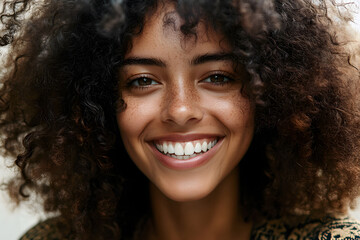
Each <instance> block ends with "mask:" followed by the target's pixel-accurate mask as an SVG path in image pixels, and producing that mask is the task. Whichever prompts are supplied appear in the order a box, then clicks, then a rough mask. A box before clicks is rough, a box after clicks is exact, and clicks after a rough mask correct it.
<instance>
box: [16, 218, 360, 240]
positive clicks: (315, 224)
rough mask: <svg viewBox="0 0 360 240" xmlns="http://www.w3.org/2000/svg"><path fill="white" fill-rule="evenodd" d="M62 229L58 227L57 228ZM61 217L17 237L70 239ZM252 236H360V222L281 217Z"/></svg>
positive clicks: (284, 239) (346, 239)
mask: <svg viewBox="0 0 360 240" xmlns="http://www.w3.org/2000/svg"><path fill="white" fill-rule="evenodd" d="M60 229H61V230H60ZM63 229H66V224H64V223H63V222H62V221H61V218H52V219H48V220H46V221H44V222H41V223H39V224H37V225H36V226H35V227H33V228H32V229H30V230H29V231H28V232H27V233H26V234H25V235H24V236H22V237H21V238H20V240H60V239H71V238H70V237H69V236H70V235H69V232H68V231H66V230H63ZM251 240H360V222H359V221H357V220H354V219H351V218H348V217H344V218H332V217H327V218H323V219H307V220H304V221H303V222H302V223H301V224H298V225H296V226H290V225H289V224H287V223H285V222H284V221H281V220H272V221H269V222H267V223H265V224H263V225H261V226H258V227H256V228H254V229H253V230H252V234H251Z"/></svg>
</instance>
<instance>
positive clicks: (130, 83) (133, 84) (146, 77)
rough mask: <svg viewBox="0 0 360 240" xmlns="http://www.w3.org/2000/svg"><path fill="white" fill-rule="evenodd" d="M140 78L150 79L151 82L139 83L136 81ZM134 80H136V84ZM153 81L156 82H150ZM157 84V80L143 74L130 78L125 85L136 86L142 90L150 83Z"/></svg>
mask: <svg viewBox="0 0 360 240" xmlns="http://www.w3.org/2000/svg"><path fill="white" fill-rule="evenodd" d="M142 79H146V80H150V81H151V82H150V84H148V85H140V84H139V82H137V81H139V80H142ZM136 82H137V85H136ZM154 82H155V83H156V84H152V83H154ZM158 84H159V83H158V82H157V81H155V80H153V79H152V78H150V77H148V76H147V75H144V76H139V77H136V78H134V79H130V80H129V82H128V83H127V84H126V86H127V87H129V88H136V89H141V90H143V89H146V88H148V87H149V86H151V85H158Z"/></svg>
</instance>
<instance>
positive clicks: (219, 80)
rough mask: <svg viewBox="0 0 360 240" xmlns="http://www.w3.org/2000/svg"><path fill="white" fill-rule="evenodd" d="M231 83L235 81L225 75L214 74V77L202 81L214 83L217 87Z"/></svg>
mask: <svg viewBox="0 0 360 240" xmlns="http://www.w3.org/2000/svg"><path fill="white" fill-rule="evenodd" d="M231 81H233V79H232V78H230V77H227V76H225V75H224V74H213V75H211V76H209V77H207V78H205V79H204V80H202V82H206V83H212V84H216V85H222V84H226V83H229V82H231Z"/></svg>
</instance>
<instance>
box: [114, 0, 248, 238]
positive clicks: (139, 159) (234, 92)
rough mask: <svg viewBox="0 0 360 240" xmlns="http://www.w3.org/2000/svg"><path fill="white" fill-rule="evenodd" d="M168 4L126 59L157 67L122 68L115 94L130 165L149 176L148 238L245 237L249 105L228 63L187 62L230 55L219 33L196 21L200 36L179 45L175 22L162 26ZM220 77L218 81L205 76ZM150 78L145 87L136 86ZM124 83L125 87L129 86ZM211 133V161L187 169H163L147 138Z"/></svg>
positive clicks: (238, 74)
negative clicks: (243, 181)
mask: <svg viewBox="0 0 360 240" xmlns="http://www.w3.org/2000/svg"><path fill="white" fill-rule="evenodd" d="M171 11H173V6H171V5H166V6H165V8H164V9H163V8H160V11H159V10H158V11H157V13H156V14H155V15H154V16H153V17H151V18H150V19H148V21H147V24H146V25H145V28H144V30H143V32H142V34H140V35H139V36H138V37H136V38H134V39H133V42H132V44H133V47H132V48H131V50H130V51H129V52H128V53H127V55H126V56H125V62H126V60H127V59H130V58H153V59H160V60H161V61H162V62H163V63H165V64H164V66H157V65H156V64H150V65H148V64H142V63H140V64H139V63H136V64H128V65H125V66H124V67H123V68H122V69H121V73H120V78H121V80H120V81H121V84H122V88H121V95H122V98H123V99H124V101H125V102H126V104H127V108H126V109H125V110H124V111H123V112H121V113H118V116H117V119H118V124H119V128H120V132H121V136H122V139H123V142H124V145H125V147H126V149H127V151H128V152H129V155H130V156H131V158H132V160H133V161H134V162H135V164H136V165H137V166H138V167H139V168H140V170H141V171H142V172H143V173H144V174H145V175H146V176H147V177H148V178H149V179H150V181H151V183H150V185H151V187H150V198H151V205H152V214H153V217H152V218H151V220H150V222H149V224H148V227H147V229H146V231H145V233H144V234H145V235H146V237H147V238H148V239H158V240H161V239H167V240H176V239H189V240H190V239H191V240H196V239H204V238H205V239H213V240H215V239H222V240H224V239H248V238H249V237H250V231H251V226H252V224H249V223H245V222H244V221H243V220H242V219H243V216H242V215H241V214H240V209H239V172H238V169H237V167H236V166H237V165H238V163H239V161H240V160H241V158H242V156H243V155H244V154H245V152H246V150H247V149H248V147H249V145H250V142H251V139H252V136H253V131H254V116H253V108H252V106H251V103H250V101H249V100H248V99H247V98H246V97H244V96H243V94H242V93H241V85H242V84H241V79H242V78H243V76H245V75H244V74H243V73H242V72H237V71H235V70H234V64H233V63H232V62H231V61H230V60H211V61H207V62H205V63H201V64H193V63H191V60H192V59H194V58H195V57H197V56H201V55H205V54H214V53H223V52H225V53H229V52H230V48H229V46H228V45H226V44H225V43H223V42H221V39H222V37H221V35H219V34H216V33H215V32H214V31H211V30H209V31H207V30H206V29H205V27H204V26H203V25H202V24H200V25H199V27H198V29H197V34H198V39H197V40H196V41H195V40H194V39H190V40H184V39H183V36H182V35H181V34H180V32H179V31H178V30H176V25H177V24H178V23H179V22H180V21H181V20H180V17H179V16H178V15H176V14H174V17H175V18H176V22H175V29H172V28H166V27H165V28H164V25H163V21H162V19H163V16H164V14H166V13H169V12H171ZM214 74H215V75H220V74H226V76H229V78H230V76H231V77H232V78H233V79H234V80H229V81H228V78H225V80H224V82H221V84H217V83H213V82H211V81H210V78H209V77H210V76H213V75H214ZM139 77H146V78H147V79H148V83H147V85H145V87H144V88H138V87H137V85H138V84H140V83H143V82H141V81H143V79H142V78H141V79H140V80H139V79H138V78H139ZM129 83H130V85H129ZM176 134H178V135H182V136H183V135H189V134H209V135H211V136H212V135H213V136H221V138H222V142H221V143H220V142H219V143H218V144H219V145H220V147H219V148H218V149H217V152H216V153H215V155H214V156H212V157H211V159H210V160H209V161H208V162H206V163H205V164H202V165H200V166H197V167H192V168H189V169H186V170H178V169H171V168H169V167H167V166H164V165H163V164H162V163H161V162H160V161H159V160H158V159H157V158H156V156H155V155H154V154H153V152H152V149H151V145H152V144H153V139H157V138H159V137H162V136H169V135H170V136H171V135H176Z"/></svg>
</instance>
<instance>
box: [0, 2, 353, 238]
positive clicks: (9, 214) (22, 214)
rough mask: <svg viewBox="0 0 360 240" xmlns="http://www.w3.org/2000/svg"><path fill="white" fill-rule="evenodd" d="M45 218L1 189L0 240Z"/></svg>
mask: <svg viewBox="0 0 360 240" xmlns="http://www.w3.org/2000/svg"><path fill="white" fill-rule="evenodd" d="M1 2H2V0H0V3H1ZM338 2H354V3H355V5H357V8H359V0H353V1H351V0H338ZM357 11H358V10H357ZM352 25H353V26H354V28H355V29H357V31H359V32H360V15H359V14H356V15H355V23H354V24H352ZM0 59H1V52H0ZM9 165H10V164H9V163H6V161H5V160H4V159H2V158H1V157H0V183H2V182H4V181H5V180H6V179H9V178H10V177H11V176H14V174H16V173H15V172H14V170H11V169H9V168H7V167H6V166H9ZM359 187H360V186H359ZM359 205H360V204H359ZM350 214H351V215H352V216H353V217H355V218H357V219H360V207H358V208H357V209H355V210H353V211H350ZM45 218H46V216H45V214H44V213H43V212H42V211H41V208H39V207H36V206H31V208H30V207H29V206H26V205H22V206H20V207H18V208H16V209H14V208H13V207H12V204H11V202H10V201H9V199H8V197H7V195H6V194H5V192H3V191H1V188H0V240H16V239H18V238H19V237H20V236H21V235H22V234H23V233H24V232H25V231H26V230H27V229H29V228H30V227H31V226H33V225H34V224H36V223H37V222H39V221H40V220H43V219H45Z"/></svg>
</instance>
